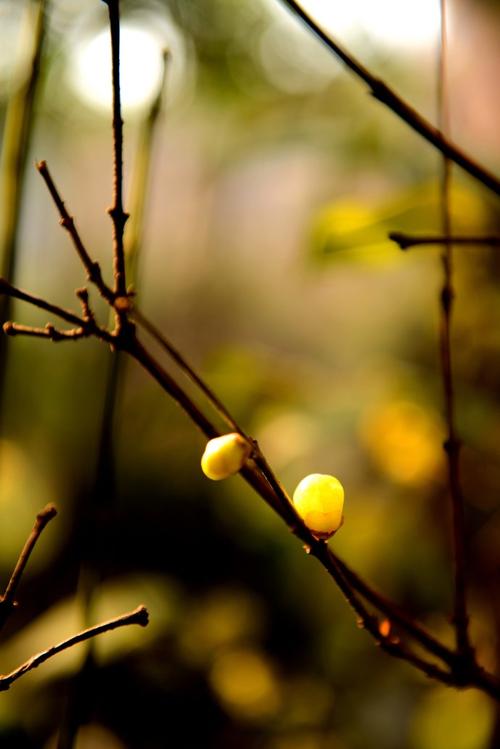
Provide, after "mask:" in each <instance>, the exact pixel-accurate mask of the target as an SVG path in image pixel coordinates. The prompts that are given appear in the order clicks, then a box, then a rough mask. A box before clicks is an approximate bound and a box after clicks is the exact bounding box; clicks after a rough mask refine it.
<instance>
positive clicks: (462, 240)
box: [388, 231, 500, 250]
mask: <svg viewBox="0 0 500 749" xmlns="http://www.w3.org/2000/svg"><path fill="white" fill-rule="evenodd" d="M388 237H389V239H390V240H392V241H393V242H396V244H397V245H399V248H400V249H401V250H407V249H409V248H410V247H418V246H421V245H431V244H443V245H445V244H450V245H463V246H467V245H486V246H487V247H500V237H499V236H496V235H494V234H491V235H489V236H482V237H480V236H474V235H471V236H466V235H462V234H453V235H450V234H448V235H445V234H423V235H421V236H417V235H414V234H405V233H404V232H401V231H391V232H389V234H388Z"/></svg>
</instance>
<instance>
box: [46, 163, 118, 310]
mask: <svg viewBox="0 0 500 749" xmlns="http://www.w3.org/2000/svg"><path fill="white" fill-rule="evenodd" d="M36 168H37V169H38V171H39V172H40V174H41V176H42V177H43V180H44V182H45V184H46V185H47V188H48V190H49V192H50V194H51V197H52V200H53V201H54V203H55V205H56V208H57V210H58V212H59V215H60V217H61V218H60V221H59V223H60V224H61V226H62V227H63V228H64V229H66V231H67V232H68V234H69V236H70V237H71V241H72V242H73V245H74V247H75V250H76V252H77V254H78V257H79V258H80V260H81V261H82V265H83V267H84V268H85V270H86V272H87V278H88V279H89V281H91V282H92V283H93V284H94V285H95V286H96V288H97V289H98V290H99V292H100V294H101V296H103V297H104V299H106V301H107V302H109V304H111V305H112V304H113V302H114V299H115V295H114V294H113V292H112V291H111V289H110V288H109V286H107V284H106V283H105V282H104V280H103V277H102V272H101V268H100V265H99V263H96V262H95V261H94V260H92V258H91V257H90V255H89V253H88V252H87V249H86V247H85V245H84V244H83V242H82V239H81V237H80V234H79V233H78V229H77V228H76V226H75V221H74V219H73V217H72V216H70V214H69V213H68V211H67V210H66V206H65V205H64V201H63V200H62V198H61V196H60V194H59V191H58V189H57V187H56V185H55V183H54V180H53V179H52V175H51V174H50V172H49V168H48V166H47V162H46V161H40V162H38V164H37V165H36Z"/></svg>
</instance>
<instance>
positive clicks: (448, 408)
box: [437, 0, 473, 659]
mask: <svg viewBox="0 0 500 749" xmlns="http://www.w3.org/2000/svg"><path fill="white" fill-rule="evenodd" d="M440 11H441V40H440V42H441V43H440V47H439V50H440V54H439V59H438V94H437V100H438V110H439V120H440V125H441V130H442V131H443V132H447V131H448V128H449V125H448V119H449V114H448V97H447V79H446V73H447V69H446V53H447V17H446V0H440ZM450 186H451V163H450V161H449V159H448V157H447V155H446V154H445V153H443V160H442V177H441V223H442V232H443V234H444V236H445V237H448V236H451V234H452V229H451V212H450ZM441 261H442V265H443V287H442V290H441V295H440V308H441V319H440V354H441V373H442V379H443V392H444V402H445V417H446V425H447V438H446V441H445V443H444V449H445V452H446V456H447V460H448V485H449V493H450V499H451V509H452V525H453V568H454V570H453V571H454V575H453V578H454V604H453V605H454V610H453V624H454V626H455V634H456V646H457V652H458V653H459V654H460V655H461V656H462V657H464V658H466V657H470V658H471V659H472V658H473V653H472V648H471V644H470V641H469V630H468V624H469V620H468V615H467V601H466V582H465V550H464V539H465V519H464V499H463V495H462V486H461V481H460V447H461V443H460V439H459V437H458V434H457V428H456V424H455V392H454V383H453V367H452V356H451V326H452V313H453V301H454V294H455V293H454V289H453V246H452V245H451V244H450V243H446V244H445V245H444V247H443V253H442V256H441Z"/></svg>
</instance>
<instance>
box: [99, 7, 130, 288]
mask: <svg viewBox="0 0 500 749" xmlns="http://www.w3.org/2000/svg"><path fill="white" fill-rule="evenodd" d="M104 2H105V3H106V5H107V6H108V11H109V30H110V34H111V60H112V66H111V69H112V81H113V205H112V206H111V208H110V209H109V210H108V213H109V215H110V216H111V219H112V221H113V271H114V278H115V289H114V291H115V294H116V295H117V296H121V297H125V296H126V294H127V282H126V277H125V252H124V247H123V232H124V229H125V223H126V221H127V218H128V215H127V214H126V213H125V211H124V210H123V119H122V111H121V92H120V0H104Z"/></svg>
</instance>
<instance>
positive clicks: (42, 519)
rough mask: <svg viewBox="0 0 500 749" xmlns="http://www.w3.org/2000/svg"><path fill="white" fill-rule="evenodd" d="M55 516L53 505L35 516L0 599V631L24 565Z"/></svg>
mask: <svg viewBox="0 0 500 749" xmlns="http://www.w3.org/2000/svg"><path fill="white" fill-rule="evenodd" d="M56 515H57V510H56V508H55V507H54V505H47V506H46V507H44V508H43V510H40V512H39V513H38V515H37V516H36V519H35V524H34V526H33V529H32V531H31V533H30V535H29V536H28V538H27V540H26V543H25V544H24V546H23V548H22V550H21V553H20V554H19V558H18V560H17V563H16V566H15V567H14V570H13V572H12V575H11V576H10V580H9V582H8V583H7V587H6V588H5V593H4V594H3V596H1V597H0V629H2V627H3V626H4V624H5V622H6V621H7V619H8V617H9V616H10V614H11V613H12V611H13V610H14V607H15V605H16V602H15V596H16V591H17V588H18V586H19V583H20V582H21V577H22V576H23V572H24V570H25V568H26V565H27V564H28V560H29V558H30V556H31V552H32V551H33V549H34V548H35V545H36V543H37V541H38V539H39V538H40V536H41V534H42V531H43V529H44V528H45V526H46V525H47V523H49V522H50V521H51V520H52V518H55V516H56Z"/></svg>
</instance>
